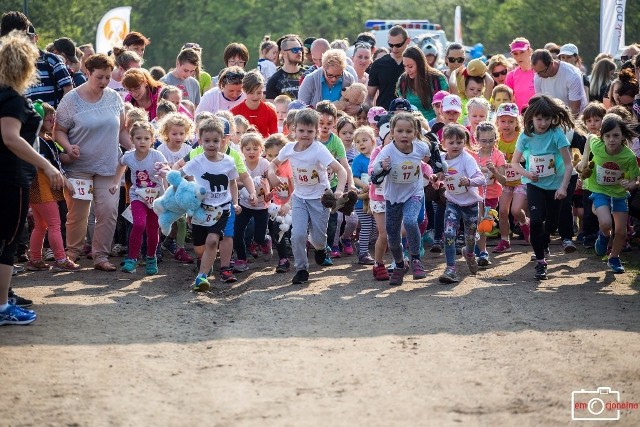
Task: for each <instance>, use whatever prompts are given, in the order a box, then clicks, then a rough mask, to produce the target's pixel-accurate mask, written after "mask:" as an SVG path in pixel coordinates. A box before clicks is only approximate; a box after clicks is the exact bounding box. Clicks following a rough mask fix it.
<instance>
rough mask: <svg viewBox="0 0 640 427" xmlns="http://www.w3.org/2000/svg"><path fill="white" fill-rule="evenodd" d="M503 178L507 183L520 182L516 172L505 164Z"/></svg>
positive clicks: (508, 164)
mask: <svg viewBox="0 0 640 427" xmlns="http://www.w3.org/2000/svg"><path fill="white" fill-rule="evenodd" d="M504 176H505V177H506V178H507V182H514V181H520V177H521V175H520V174H519V173H518V172H516V170H515V169H514V168H513V166H511V164H510V163H507V165H506V166H505V169H504Z"/></svg>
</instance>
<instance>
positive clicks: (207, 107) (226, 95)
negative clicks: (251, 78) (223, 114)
mask: <svg viewBox="0 0 640 427" xmlns="http://www.w3.org/2000/svg"><path fill="white" fill-rule="evenodd" d="M244 74H245V73H244V70H243V69H242V68H240V67H229V68H225V69H224V70H222V71H221V72H220V75H219V76H218V85H217V86H216V87H214V88H213V89H209V90H208V91H206V92H205V93H204V95H202V99H201V100H200V104H198V108H197V109H196V115H198V113H200V112H201V111H209V112H211V113H213V114H215V113H217V112H218V111H221V110H224V111H228V110H230V109H232V108H233V107H235V106H236V105H238V104H240V103H241V102H242V101H244V100H245V99H246V98H247V95H246V94H245V93H244V92H242V79H243V78H244Z"/></svg>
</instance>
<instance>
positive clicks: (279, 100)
mask: <svg viewBox="0 0 640 427" xmlns="http://www.w3.org/2000/svg"><path fill="white" fill-rule="evenodd" d="M290 103H291V98H289V97H288V96H287V95H278V96H276V97H275V99H274V100H273V104H274V105H276V104H287V106H289V104H290Z"/></svg>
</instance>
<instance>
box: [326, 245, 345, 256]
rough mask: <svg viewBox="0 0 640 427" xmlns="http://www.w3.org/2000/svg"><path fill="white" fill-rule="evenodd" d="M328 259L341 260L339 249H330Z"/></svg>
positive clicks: (335, 247) (337, 247)
mask: <svg viewBox="0 0 640 427" xmlns="http://www.w3.org/2000/svg"><path fill="white" fill-rule="evenodd" d="M329 257H330V258H342V254H341V253H340V247H339V246H334V247H332V248H331V252H329Z"/></svg>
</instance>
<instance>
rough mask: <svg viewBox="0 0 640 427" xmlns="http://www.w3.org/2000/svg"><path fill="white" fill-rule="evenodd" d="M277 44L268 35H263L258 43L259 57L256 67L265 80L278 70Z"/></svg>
mask: <svg viewBox="0 0 640 427" xmlns="http://www.w3.org/2000/svg"><path fill="white" fill-rule="evenodd" d="M279 53H280V51H279V50H278V44H277V43H276V42H274V41H273V40H271V38H270V37H269V36H264V39H263V40H262V43H260V59H258V69H259V70H260V74H262V77H264V81H265V82H266V81H267V80H269V78H271V76H273V75H274V74H275V72H276V71H277V70H278V68H277V66H278V56H279Z"/></svg>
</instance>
